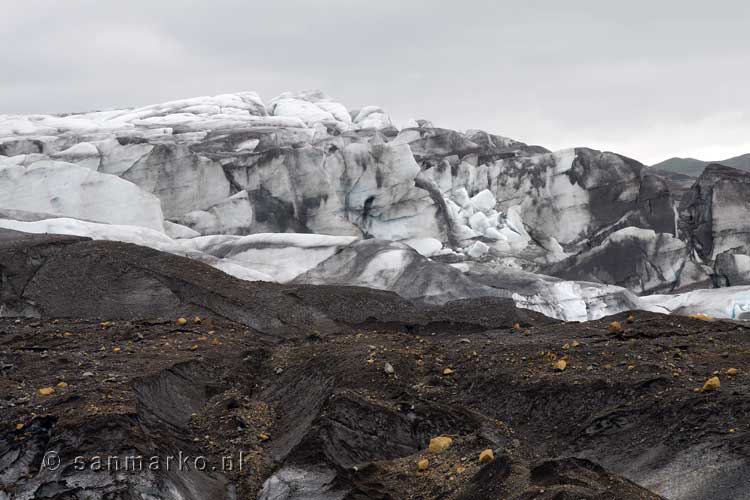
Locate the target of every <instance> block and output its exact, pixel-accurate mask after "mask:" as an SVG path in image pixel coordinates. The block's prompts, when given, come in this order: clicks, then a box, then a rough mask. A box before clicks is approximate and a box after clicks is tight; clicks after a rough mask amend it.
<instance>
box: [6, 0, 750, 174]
mask: <svg viewBox="0 0 750 500" xmlns="http://www.w3.org/2000/svg"><path fill="white" fill-rule="evenodd" d="M314 88H319V89H321V90H323V91H324V92H326V93H327V94H328V95H329V96H331V97H333V98H335V99H336V100H338V101H340V102H342V103H344V104H345V105H346V106H347V107H349V108H350V109H352V108H358V107H360V106H363V105H367V104H377V105H380V106H382V107H383V108H385V109H386V110H387V111H388V112H389V113H390V114H391V116H392V117H393V119H394V120H395V121H396V123H397V124H400V123H403V122H405V121H406V120H407V119H409V118H412V117H413V118H426V119H430V120H432V121H433V122H434V123H435V124H436V125H438V126H444V127H448V128H455V129H467V128H481V129H485V130H488V131H491V132H494V133H498V134H501V135H506V136H510V137H513V138H516V139H519V140H523V141H525V142H530V143H536V144H541V145H544V146H546V147H548V148H550V149H561V148H565V147H571V146H590V147H594V148H597V149H606V150H610V151H616V152H619V153H622V154H626V155H628V156H631V157H633V158H636V159H638V160H641V161H643V162H646V163H653V162H656V161H660V160H663V159H666V158H668V157H671V156H693V157H698V158H702V159H707V160H718V159H723V158H725V157H729V156H734V155H738V154H741V153H747V152H750V2H749V1H748V0H736V1H729V0H713V1H710V2H707V1H704V0H701V1H695V0H679V1H677V0H675V1H672V0H628V1H617V2H614V1H607V0H595V1H594V0H592V1H587V0H586V1H584V0H581V1H577V0H565V1H562V0H547V1H533V0H522V1H520V0H514V1H512V2H511V1H505V0H494V1H493V0H487V1H473V0H460V1H453V0H451V1H448V0H445V1H443V0H439V1H438V0H424V1H421V0H420V1H409V0H393V1H391V0H368V1H357V0H307V1H304V0H296V1H284V0H263V1H255V0H250V1H247V0H244V1H240V0H238V1H229V0H224V1H220V0H211V1H188V0H150V1H139V0H128V1H120V2H114V1H104V0H92V1H83V0H46V1H36V0H0V113H51V112H67V111H84V110H92V109H102V108H113V107H126V106H138V105H145V104H151V103H155V102H161V101H165V100H172V99H177V98H182V97H193V96H199V95H214V94H219V93H225V92H233V91H241V90H255V91H257V92H258V93H260V95H261V96H262V97H263V98H264V99H265V100H266V101H267V100H269V99H271V98H272V97H274V96H275V95H277V94H279V93H281V92H283V91H287V90H302V89H314Z"/></svg>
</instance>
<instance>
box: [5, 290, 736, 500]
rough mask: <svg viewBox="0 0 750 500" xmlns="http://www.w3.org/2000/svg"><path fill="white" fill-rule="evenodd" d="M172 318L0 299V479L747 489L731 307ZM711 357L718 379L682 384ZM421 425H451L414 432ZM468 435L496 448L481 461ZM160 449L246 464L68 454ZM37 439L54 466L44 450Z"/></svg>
mask: <svg viewBox="0 0 750 500" xmlns="http://www.w3.org/2000/svg"><path fill="white" fill-rule="evenodd" d="M321 293H325V292H321ZM467 307H471V305H467ZM509 307H511V306H509ZM176 319H177V318H170V319H162V320H154V321H116V322H108V321H107V320H106V319H105V318H102V320H101V321H87V320H75V319H59V320H58V319H45V320H10V319H5V320H2V323H0V368H1V369H2V374H3V376H2V378H0V393H1V394H2V395H3V399H2V401H1V402H0V405H1V406H0V413H1V414H2V422H3V424H2V429H1V430H0V436H1V437H0V471H2V472H0V498H19V499H20V498H90V497H92V498H93V497H97V498H235V497H236V498H256V496H257V495H259V494H260V497H259V498H263V499H302V498H304V499H312V498H316V499H317V498H319V499H332V498H347V499H354V498H392V499H407V498H409V499H411V498H414V499H436V498H446V499H474V500H477V499H495V498H514V499H515V498H518V499H520V498H524V499H532V498H534V499H537V498H538V499H542V498H544V499H553V498H554V499H562V498H570V499H572V498H588V499H606V498H611V499H635V498H644V499H646V498H659V496H657V494H659V495H662V496H663V497H664V498H670V499H699V498H700V499H703V498H705V499H708V498H711V499H740V498H747V495H748V491H750V484H748V475H747V472H748V462H747V454H748V452H749V451H750V440H749V438H748V436H750V434H749V433H748V431H749V430H750V417H749V413H748V412H749V411H750V390H749V389H748V385H747V376H748V374H747V370H746V360H747V356H748V350H749V349H750V340H749V339H750V337H749V336H748V335H749V334H750V328H748V327H747V326H744V325H741V324H737V323H733V322H723V321H704V320H700V319H691V318H677V317H671V316H663V315H658V314H654V313H646V312H637V311H636V312H633V313H632V314H630V315H629V314H622V315H619V316H617V317H613V318H606V319H603V320H600V321H594V322H588V323H556V322H551V321H549V320H547V319H545V318H542V317H537V316H533V317H530V318H528V321H523V322H522V323H518V324H514V325H510V326H508V325H507V324H505V325H504V326H499V325H498V327H497V328H489V329H484V328H473V329H467V330H465V331H460V330H457V329H456V327H454V326H450V325H444V326H442V327H441V326H440V325H437V324H436V325H431V326H430V328H428V329H424V328H410V327H409V325H406V324H403V323H393V324H375V325H368V324H361V325H352V326H351V327H350V328H343V329H342V331H340V332H331V333H320V332H317V331H310V332H308V334H306V335H305V334H299V335H294V336H291V337H289V338H287V339H283V340H282V339H280V338H278V337H274V336H268V335H264V334H261V333H259V332H256V331H253V330H252V329H250V328H248V327H246V326H244V325H242V324H238V323H233V322H229V321H226V320H221V319H217V320H212V319H211V318H210V317H209V318H200V319H199V320H196V318H193V317H190V318H189V319H188V321H187V322H186V324H184V325H180V324H179V323H178V322H177V321H176ZM615 320H616V321H618V322H619V324H620V328H616V327H613V326H612V325H611V322H613V321H615ZM180 323H181V322H180ZM498 323H503V322H498ZM560 360H565V361H566V366H565V367H564V369H563V370H560V368H561V364H560V363H559V362H560ZM732 368H735V369H736V373H735V370H731V369H732ZM714 374H715V375H716V376H718V378H719V379H720V382H721V386H720V388H719V389H718V390H713V391H708V390H707V391H705V392H697V389H700V388H701V387H702V386H703V385H704V383H705V382H706V381H707V380H708V379H710V378H711V377H712V376H714ZM730 374H734V375H730ZM44 388H52V389H53V390H54V392H52V394H49V395H42V394H41V392H40V389H44ZM438 436H450V437H451V438H452V440H453V441H452V444H451V446H450V447H449V448H448V449H446V450H444V451H442V452H440V453H431V452H429V451H428V445H429V442H430V440H431V439H432V438H434V437H438ZM486 449H492V450H493V453H494V458H495V459H494V461H492V462H488V463H484V464H483V463H480V462H479V455H480V453H481V452H482V451H484V450H486ZM179 451H181V452H183V453H184V454H186V455H189V456H198V455H203V456H205V457H206V459H207V460H208V463H209V464H218V463H220V462H221V458H220V457H225V456H233V457H235V459H236V457H239V456H240V452H242V456H243V460H244V464H243V470H242V471H241V472H240V471H238V470H237V468H238V465H236V464H235V470H233V471H224V473H220V472H221V471H219V472H214V471H210V473H209V472H200V471H196V470H195V469H192V470H189V471H187V470H183V471H174V470H171V471H161V472H160V471H157V472H151V473H147V472H143V471H141V472H132V471H131V472H128V473H124V472H121V473H119V474H115V473H112V472H111V471H109V472H108V471H106V470H102V471H91V470H90V469H88V468H87V469H86V470H85V471H83V472H81V471H76V470H75V467H74V462H75V457H76V456H83V457H87V458H86V460H89V459H90V457H93V456H95V455H99V456H106V455H119V456H122V457H125V456H132V455H133V454H137V455H142V456H152V455H156V456H167V455H169V454H175V455H176V454H177V453H178V452H179ZM49 452H56V453H58V454H59V455H58V456H59V458H60V460H61V463H62V465H61V467H60V468H59V469H58V470H50V468H49V467H48V468H45V467H44V465H43V464H42V459H43V456H44V454H45V453H49ZM422 459H427V460H428V461H429V464H428V466H427V469H426V470H424V471H418V462H419V461H420V460H422ZM86 463H88V462H86ZM191 463H192V462H191ZM214 466H215V465H214ZM269 478H271V479H269ZM636 484H638V485H640V487H639V486H636ZM264 485H265V487H264ZM649 490H650V491H651V492H653V493H650V492H649ZM147 494H148V495H152V496H145V495H147ZM86 495H89V496H86ZM180 495H181V496H180Z"/></svg>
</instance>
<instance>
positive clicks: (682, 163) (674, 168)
mask: <svg viewBox="0 0 750 500" xmlns="http://www.w3.org/2000/svg"><path fill="white" fill-rule="evenodd" d="M712 163H718V164H720V165H724V166H726V167H733V168H737V169H740V170H744V171H746V172H750V153H748V154H744V155H740V156H735V157H734V158H727V159H726V160H719V161H703V160H696V159H695V158H670V159H668V160H664V161H663V162H660V163H657V164H655V165H652V166H651V168H654V169H657V170H660V171H662V172H671V173H675V174H682V175H687V176H690V177H698V176H700V175H701V174H702V173H703V170H704V169H705V168H706V167H707V166H708V165H710V164H712Z"/></svg>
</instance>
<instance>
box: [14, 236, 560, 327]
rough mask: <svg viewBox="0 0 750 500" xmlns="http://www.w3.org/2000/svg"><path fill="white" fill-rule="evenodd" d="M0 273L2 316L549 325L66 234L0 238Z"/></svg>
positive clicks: (504, 308)
mask: <svg viewBox="0 0 750 500" xmlns="http://www.w3.org/2000/svg"><path fill="white" fill-rule="evenodd" d="M412 252H413V251H412ZM0 270H2V288H1V289H0V294H1V295H0V297H2V303H1V304H0V313H2V315H3V316H33V317H43V318H44V317H68V318H70V317H78V318H102V319H107V320H112V319H144V318H171V319H174V318H176V317H178V316H189V315H195V314H198V315H204V314H210V315H213V316H219V317H223V318H227V319H231V320H233V321H236V322H238V323H243V324H245V325H247V326H249V327H251V328H254V329H255V330H258V331H260V332H264V333H267V334H272V335H284V334H288V333H290V332H296V333H300V332H306V331H309V330H311V329H319V330H322V331H333V330H337V329H340V328H347V325H357V324H360V323H364V322H368V323H382V324H386V323H389V322H398V321H401V322H404V323H408V324H410V325H412V328H413V329H419V328H430V326H429V325H432V324H433V322H434V321H437V322H438V323H444V324H445V325H449V324H452V323H454V322H455V323H456V325H458V324H462V325H463V327H462V328H468V329H472V328H473V329H481V328H489V327H492V326H493V325H495V326H508V325H512V324H513V323H515V322H517V321H519V320H520V321H543V322H546V321H547V320H546V319H545V318H544V317H543V316H542V315H540V314H538V313H532V312H530V311H523V310H519V309H517V308H516V307H515V305H514V304H513V302H512V301H511V300H508V299H505V300H498V306H499V307H497V308H496V309H495V311H494V313H493V314H491V315H489V316H488V315H486V314H483V313H481V312H478V311H481V310H482V303H483V302H482V301H481V300H480V301H478V302H477V303H476V304H474V303H472V302H471V301H463V302H460V303H459V304H461V306H460V307H459V306H455V307H453V309H452V310H450V312H445V313H441V312H439V311H438V312H436V311H433V310H432V309H431V308H427V307H425V306H418V305H415V304H413V303H411V302H409V301H407V300H405V299H403V298H401V297H399V296H398V295H396V294H395V293H392V292H385V291H379V290H371V289H365V288H356V287H341V286H319V287H318V286H310V285H278V284H273V283H263V282H248V281H244V280H239V279H237V278H233V277H231V276H228V275H226V274H224V273H223V272H221V271H219V270H217V269H214V268H212V267H210V266H208V265H206V264H203V263H200V262H197V261H195V260H191V259H187V258H184V257H178V256H175V255H171V254H166V253H163V252H159V251H157V250H153V249H150V248H146V247H140V246H137V245H132V244H128V243H119V242H109V241H91V240H88V239H85V238H78V237H69V236H49V235H28V234H24V233H18V232H15V231H0ZM435 318H438V319H437V320H435ZM454 320H455V321H454ZM456 325H454V327H455V326H456ZM471 325H474V326H471Z"/></svg>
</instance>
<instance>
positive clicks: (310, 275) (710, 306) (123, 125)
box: [0, 91, 750, 321]
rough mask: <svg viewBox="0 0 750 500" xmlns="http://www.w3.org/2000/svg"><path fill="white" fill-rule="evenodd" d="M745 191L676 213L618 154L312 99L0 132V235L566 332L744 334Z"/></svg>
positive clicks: (12, 126) (200, 101)
mask: <svg viewBox="0 0 750 500" xmlns="http://www.w3.org/2000/svg"><path fill="white" fill-rule="evenodd" d="M748 177H749V176H748V175H747V174H743V173H742V172H739V171H735V170H734V169H729V168H728V167H721V168H719V167H716V168H713V167H709V168H707V169H706V171H705V172H704V174H703V176H701V178H700V179H699V180H698V181H697V182H696V186H694V188H693V189H692V190H691V191H689V192H688V193H686V194H685V195H683V196H682V198H681V200H680V201H679V203H678V202H677V201H676V198H674V197H673V196H672V193H671V192H670V189H669V185H668V183H667V182H666V181H665V180H664V179H662V178H661V177H659V176H656V175H652V174H651V173H650V172H649V171H648V169H647V168H645V167H644V166H643V165H641V164H639V163H638V162H636V161H634V160H631V159H629V158H625V157H623V156H620V155H617V154H615V153H608V152H599V151H594V150H590V149H586V148H575V149H568V150H565V151H560V152H550V151H548V150H546V149H544V148H542V147H540V146H531V145H527V144H524V143H522V142H519V141H516V140H513V139H508V138H505V137H502V136H498V135H493V134H490V133H487V132H483V131H478V130H470V131H467V132H463V133H462V132H457V131H453V130H448V129H442V128H438V127H435V126H434V125H433V124H432V123H430V122H428V121H425V120H412V121H410V122H409V124H408V126H407V127H406V128H404V129H402V130H398V129H397V128H396V127H395V126H394V124H393V122H392V121H391V119H390V117H389V116H388V114H387V113H386V112H385V111H384V110H383V109H382V108H380V107H377V106H364V107H362V108H360V109H357V110H348V109H347V108H346V107H345V106H344V105H343V104H341V103H339V102H337V101H336V100H334V99H331V98H329V97H327V96H325V95H324V94H322V93H321V92H317V91H311V92H298V93H284V94H281V95H279V96H278V97H276V98H274V99H271V100H270V101H268V103H264V101H263V100H262V99H261V97H260V96H259V95H258V94H256V93H254V92H240V93H236V94H224V95H219V96H213V97H198V98H192V99H182V100H177V101H171V102H167V103H163V104H156V105H151V106H144V107H142V108H136V109H119V110H106V111H97V112H92V113H78V114H68V115H59V116H57V115H0V228H5V229H13V230H17V231H24V232H31V233H56V234H71V235H79V236H86V237H90V238H93V239H104V240H118V241H125V242H129V243H134V244H138V245H144V246H149V247H152V248H156V249H159V250H162V251H166V252H170V253H174V254H178V255H183V256H186V257H190V258H194V259H199V260H202V261H203V262H206V263H208V264H210V265H212V266H214V267H217V268H219V269H221V270H223V271H225V272H227V273H229V274H232V275H234V276H237V277H239V278H241V279H247V280H266V281H276V282H280V283H285V282H299V283H317V284H326V283H328V284H346V285H357V286H367V287H373V288H379V289H385V290H391V291H394V292H396V293H399V294H401V295H402V296H404V297H407V298H409V299H413V300H423V301H427V302H431V303H444V302H446V301H449V300H455V299H460V298H467V297H479V296H502V297H511V298H513V300H515V302H516V303H517V304H518V305H519V306H520V307H524V308H528V309H533V310H536V311H540V312H542V313H544V314H547V315H549V316H552V317H556V318H560V319H564V320H579V321H585V320H588V319H593V318H599V317H602V316H605V315H608V314H612V313H616V312H619V311H623V310H630V309H638V308H642V309H650V310H656V311H661V312H668V313H675V314H689V313H695V312H703V313H706V314H710V315H712V316H715V317H723V318H732V319H748V314H750V298H749V297H750V289H749V288H748V286H747V285H750V246H749V245H750V229H749V228H747V227H745V226H746V225H747V222H746V220H745V219H747V217H744V218H743V214H747V213H748V210H750V180H748ZM708 188H710V190H712V192H713V193H714V194H713V196H711V197H708V196H706V195H705V193H706V192H708ZM675 214H676V215H675ZM675 217H676V218H677V223H675Z"/></svg>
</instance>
